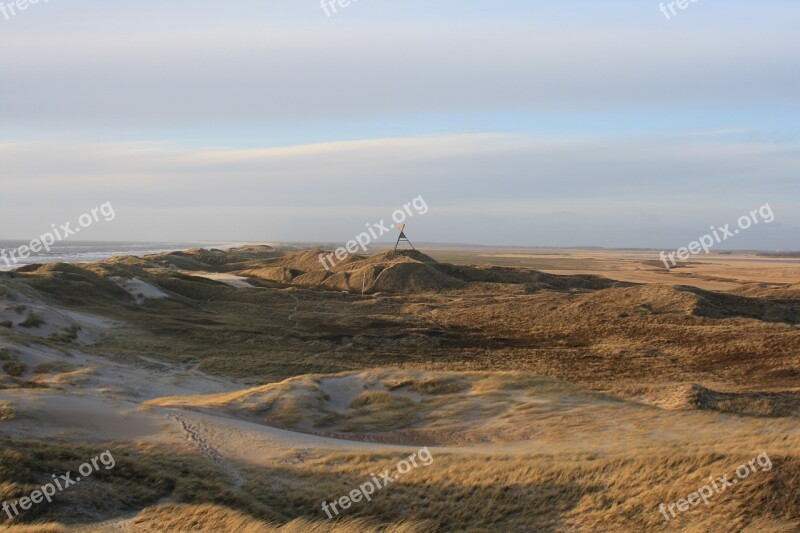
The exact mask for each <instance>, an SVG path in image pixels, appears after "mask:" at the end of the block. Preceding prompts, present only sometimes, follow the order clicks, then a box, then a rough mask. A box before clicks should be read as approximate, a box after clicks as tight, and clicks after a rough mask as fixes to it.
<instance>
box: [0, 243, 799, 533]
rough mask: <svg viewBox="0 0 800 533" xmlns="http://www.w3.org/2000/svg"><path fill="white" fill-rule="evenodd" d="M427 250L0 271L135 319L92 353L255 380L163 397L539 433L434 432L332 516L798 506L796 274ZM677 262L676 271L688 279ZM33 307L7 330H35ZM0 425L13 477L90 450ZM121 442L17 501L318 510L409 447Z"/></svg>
mask: <svg viewBox="0 0 800 533" xmlns="http://www.w3.org/2000/svg"><path fill="white" fill-rule="evenodd" d="M387 259H388V261H387ZM428 259H429V258H425V257H420V256H414V255H411V256H402V257H377V258H375V257H373V258H355V259H353V260H352V261H349V262H346V264H343V266H342V269H341V270H340V271H337V272H335V273H334V274H332V275H331V276H330V277H329V276H328V275H327V274H325V273H322V272H319V271H318V269H317V266H316V265H318V263H317V260H316V255H315V253H309V252H301V253H293V254H281V253H279V252H276V251H275V250H271V249H245V250H240V251H235V252H233V253H230V254H225V253H218V252H205V251H203V252H200V251H197V252H186V253H183V252H182V253H177V254H164V255H161V256H154V257H150V258H147V259H137V258H125V259H120V260H116V261H109V262H106V263H102V264H98V265H88V266H84V267H75V266H69V265H51V266H47V267H42V268H40V269H38V270H33V269H31V270H28V271H24V272H19V273H15V274H14V275H13V276H12V275H8V274H4V275H0V293H4V292H5V290H6V286H13V287H14V288H15V290H19V291H20V292H23V293H24V294H35V295H37V297H40V298H43V299H45V300H46V301H48V302H51V303H56V304H58V305H61V306H65V307H68V308H75V309H80V310H81V311H84V312H92V313H97V314H99V315H103V316H107V317H111V318H114V319H117V320H120V321H124V322H125V323H126V324H127V327H126V328H124V329H121V330H118V331H116V332H115V334H114V335H112V336H109V337H107V338H105V339H104V340H103V341H102V342H101V343H100V344H98V345H96V346H94V347H91V348H87V349H89V350H92V351H94V352H95V353H96V354H100V355H105V354H114V355H115V356H116V357H119V358H120V359H123V360H124V359H125V358H126V357H127V356H134V355H138V354H147V355H148V356H151V357H157V358H163V359H165V360H168V361H171V362H174V363H180V364H187V365H195V364H197V365H199V367H200V369H201V370H203V371H206V372H210V373H213V374H220V375H226V376H235V377H238V378H240V379H242V380H246V381H247V382H248V383H251V384H252V385H253V386H255V388H253V389H248V390H243V391H237V392H234V393H226V394H220V395H207V396H202V397H188V396H184V397H176V398H162V399H159V400H156V401H153V402H150V405H151V407H154V408H155V407H159V406H172V407H182V408H187V407H197V408H203V409H214V410H220V411H222V412H224V414H226V415H232V416H238V417H242V418H249V419H252V420H254V421H258V422H261V423H267V424H270V425H276V426H280V427H291V428H295V429H302V430H305V431H309V432H313V431H324V432H328V433H341V434H343V435H344V436H347V437H359V436H361V437H365V438H370V439H374V440H381V438H382V437H386V438H397V437H398V436H400V437H402V439H408V442H416V441H414V439H415V438H417V439H427V440H425V442H426V443H427V442H452V441H447V440H446V439H448V438H450V439H452V438H453V435H455V434H457V433H458V431H459V430H462V431H463V432H465V433H468V432H469V431H473V432H474V433H473V434H472V435H473V436H474V437H475V439H477V441H480V443H485V439H492V438H495V437H497V435H498V434H499V433H498V432H499V431H500V430H502V431H505V432H510V433H511V434H510V435H505V437H504V438H507V439H509V440H514V439H519V438H520V437H525V433H524V429H525V426H524V424H531V426H530V430H531V432H532V437H531V436H528V437H527V439H528V440H533V442H534V443H535V444H536V445H537V446H538V447H537V448H536V449H537V450H538V451H539V453H537V454H528V453H523V452H518V453H513V454H511V453H509V454H504V453H501V452H498V451H497V450H487V449H485V448H476V449H475V451H474V452H471V451H462V452H461V453H458V454H453V455H448V454H447V453H444V452H439V453H437V452H436V451H434V455H435V462H434V463H433V465H431V466H430V467H427V468H418V469H416V470H414V471H412V472H411V473H409V474H408V475H407V476H404V477H403V478H402V479H399V480H398V481H396V482H395V483H393V484H392V485H391V486H389V487H386V488H385V489H382V490H381V491H380V494H379V495H378V496H377V497H376V498H375V499H374V501H373V502H371V503H369V504H363V505H359V506H354V507H353V508H352V509H351V510H350V511H349V512H348V514H347V516H346V517H344V518H342V519H341V521H340V523H337V525H336V526H335V527H337V528H338V527H341V528H342V529H340V531H343V532H347V531H398V532H400V531H411V530H413V531H434V530H436V528H439V529H440V530H441V531H475V532H477V531H498V530H501V531H509V532H516V531H525V532H527V531H576V532H583V531H611V532H617V531H619V532H626V533H627V532H639V531H656V532H657V531H673V530H683V531H750V532H755V531H759V532H760V531H797V530H800V511H799V510H798V509H799V508H800V506H799V505H798V504H799V503H800V501H798V491H797V486H798V482H800V459H798V455H797V453H796V450H797V449H798V446H800V443H798V441H797V436H796V432H795V431H794V429H795V427H796V423H797V418H796V413H797V409H796V408H797V401H796V394H797V386H798V383H800V382H798V380H799V379H800V331H798V324H799V323H800V300H798V298H797V292H796V290H795V289H794V288H792V287H786V288H783V289H781V288H779V287H767V288H764V287H749V288H743V289H742V290H739V291H737V292H736V293H725V292H709V291H705V290H699V289H696V288H693V287H682V286H679V285H674V284H665V285H635V286H634V285H630V284H621V283H616V282H613V281H610V280H607V279H603V278H599V277H596V276H583V275H581V276H554V275H551V274H543V273H539V272H533V271H529V270H525V269H521V270H515V269H509V268H493V267H480V268H469V267H461V266H453V265H446V264H436V263H432V262H430V261H429V260H428ZM384 263H385V264H384ZM154 265H155V266H154ZM171 265H174V266H177V267H178V268H181V269H184V270H186V271H188V272H191V271H192V270H196V271H201V270H202V271H208V272H230V273H239V274H241V273H246V272H249V273H252V275H253V276H258V277H260V280H258V279H256V280H254V283H256V284H257V285H258V286H257V288H252V289H243V288H232V287H228V286H225V285H224V284H221V283H217V282H214V281H211V280H208V279H204V278H200V277H194V276H190V275H187V274H183V273H178V272H175V271H174V270H170V269H169V267H170V266H171ZM572 266H574V267H576V268H577V267H578V266H579V265H578V263H577V260H576V261H573V264H572ZM315 269H317V270H315ZM645 274H647V275H652V274H651V273H650V272H649V271H647V272H646V273H645ZM686 274H691V272H676V273H672V274H669V275H670V276H673V277H675V276H677V277H678V279H691V278H690V277H686ZM643 275H644V274H643ZM659 275H661V274H659ZM663 275H664V276H666V275H667V274H663ZM109 276H122V277H126V278H131V277H136V278H138V279H142V280H144V281H147V282H148V283H152V284H153V285H155V286H157V287H159V288H161V289H162V290H164V291H165V292H168V293H169V294H170V295H171V297H170V298H169V299H166V300H160V301H148V302H146V303H145V304H143V305H141V306H137V305H134V303H133V302H132V301H131V299H130V297H129V295H127V294H126V293H124V291H121V290H120V289H119V288H118V287H116V285H114V284H113V283H112V282H110V281H109V280H108V279H107V278H108V277H109ZM364 280H366V281H367V282H369V283H370V287H372V288H373V289H374V290H380V291H383V292H382V293H381V294H372V295H368V296H366V297H362V296H361V295H360V294H356V293H355V292H353V293H349V294H343V293H341V292H339V291H336V290H330V289H354V288H355V289H357V290H358V292H359V293H360V288H361V283H362V281H364ZM452 280H455V282H454V281H452ZM726 283H727V282H726ZM19 312H20V316H24V312H25V309H22V310H21V311H19ZM24 329H25V328H23V330H19V328H14V330H13V331H9V332H8V333H7V337H8V338H9V339H13V340H14V342H18V343H24V342H33V341H36V342H42V343H44V344H46V343H47V342H48V341H47V340H38V339H34V338H33V337H32V336H31V335H29V334H28V333H29V332H26V331H24ZM4 335H6V332H5V329H4ZM72 340H74V339H72ZM72 340H71V339H69V338H64V339H59V340H58V342H63V343H69V342H72ZM51 341H52V342H53V343H54V344H52V345H51V346H53V347H59V346H60V345H58V343H57V342H56V340H51ZM60 347H63V346H60ZM6 362H14V361H13V358H12V359H11V360H6ZM371 369H381V370H371ZM358 372H365V373H366V374H368V376H367V378H368V379H366V380H365V383H367V382H369V383H370V384H374V387H373V386H372V385H370V386H371V388H369V389H363V388H362V389H361V390H358V391H357V392H356V393H354V394H353V395H352V398H351V399H349V401H348V402H347V403H346V404H345V406H347V405H348V404H349V405H350V407H351V409H349V410H346V411H345V412H338V411H337V412H335V411H334V410H332V409H330V400H331V398H330V397H327V396H326V394H325V392H324V391H323V390H322V388H321V385H320V377H321V375H323V374H325V375H330V374H336V375H338V376H340V377H341V376H347V375H350V374H352V373H358ZM337 373H338V374H337ZM74 377H80V376H73V378H74ZM8 379H11V378H8ZM70 379H71V378H70ZM270 382H274V383H270ZM264 383H270V384H269V385H264ZM722 391H724V392H722ZM415 395H419V396H421V398H417V397H416V396H415ZM623 399H624V400H625V401H623ZM634 402H641V403H647V404H651V405H655V406H660V407H663V408H669V410H664V409H660V408H655V407H647V406H643V405H641V403H634ZM719 413H725V415H724V416H722V415H720V414H719ZM743 414H745V415H747V416H746V417H745V416H740V415H743ZM468 424H469V426H467V425H468ZM534 424H535V425H534ZM473 426H480V429H478V428H477V427H473ZM415 431H417V433H414V432H415ZM514 431H519V433H517V434H514ZM458 438H461V439H465V441H464V442H470V443H471V444H472V443H473V442H471V441H469V440H468V437H465V436H464V435H460V436H458ZM477 441H476V442H477ZM3 447H4V451H3V454H4V455H3V457H1V458H0V469H2V478H1V479H2V481H4V482H5V483H4V484H3V485H2V494H0V497H2V498H4V499H8V498H16V497H19V495H20V494H24V493H25V491H29V490H30V488H31V486H30V483H31V480H32V479H33V480H38V479H39V478H40V477H41V478H44V477H46V476H49V474H51V473H53V472H59V471H62V470H65V469H68V465H72V467H73V468H74V464H73V463H74V461H78V462H80V461H82V460H84V459H85V457H86V456H92V454H91V453H90V451H89V450H88V449H85V448H78V449H73V448H70V447H67V446H63V447H62V446H61V445H59V446H54V445H53V446H50V445H45V444H43V443H35V442H10V441H9V442H5V443H4V444H3ZM23 451H24V453H23ZM762 451H767V452H769V454H770V457H771V458H772V461H773V465H774V468H773V470H772V471H770V472H759V473H757V474H754V475H752V476H751V477H750V478H748V479H747V480H746V481H742V482H741V483H739V484H738V485H737V486H736V487H735V488H734V489H731V490H730V491H726V492H725V493H722V494H720V495H717V496H715V497H714V499H713V501H712V503H711V504H710V505H708V506H705V505H703V506H702V507H698V508H696V509H694V510H693V511H692V512H689V513H686V514H684V515H681V516H680V517H679V518H677V519H675V520H674V521H673V522H671V523H669V524H667V523H665V522H664V520H663V517H662V516H661V514H660V513H659V511H658V505H659V504H660V503H662V502H664V503H670V502H674V501H676V500H678V499H681V498H686V497H687V496H688V494H690V493H692V492H694V491H696V490H697V489H698V488H699V487H700V486H702V485H703V484H705V483H706V480H707V478H708V476H710V475H714V476H719V475H723V474H730V473H731V472H732V471H733V469H735V468H736V466H738V465H740V464H743V463H746V462H747V461H748V460H749V459H751V458H753V457H755V456H756V455H757V454H758V453H761V452H762ZM315 453H319V452H315ZM84 454H86V455H84ZM115 457H116V454H115ZM121 457H122V459H120V460H119V464H120V466H119V467H118V468H117V469H115V470H114V475H113V476H112V477H108V478H107V479H100V478H98V480H93V481H90V482H88V483H87V485H86V486H85V487H84V486H83V485H82V486H81V487H80V490H75V491H73V492H72V493H70V494H69V495H65V496H64V499H63V500H59V501H58V502H56V503H54V504H53V506H52V507H47V508H42V509H43V510H36V511H35V512H34V513H31V514H30V515H26V516H25V517H24V520H25V521H27V522H31V521H34V520H52V519H54V518H56V517H57V518H59V519H62V520H65V521H69V522H70V523H80V522H84V523H90V522H96V521H97V519H98V518H97V517H98V516H120V515H121V514H125V513H133V512H139V511H142V512H141V513H140V514H139V515H138V516H137V518H136V525H137V526H138V527H141V528H150V529H149V530H150V531H165V530H170V531H184V530H188V528H192V530H193V531H219V530H241V531H300V530H302V531H314V530H319V531H329V530H332V529H331V524H330V523H329V522H328V521H327V520H326V518H325V515H324V514H323V513H322V511H321V510H320V502H321V501H322V500H327V501H331V500H332V499H334V498H337V497H339V496H341V495H343V494H345V493H346V492H348V491H349V490H351V489H352V488H354V487H356V486H358V485H359V484H361V483H363V482H364V481H365V480H367V479H369V474H370V472H374V471H380V470H382V469H383V468H389V467H391V466H392V465H394V464H396V462H397V461H398V459H399V458H400V457H397V456H396V455H395V454H390V453H386V452H381V453H373V454H342V453H323V454H322V455H321V456H320V455H315V456H313V458H312V459H310V460H307V462H305V463H302V462H301V463H298V464H289V463H286V464H284V463H275V464H267V465H263V466H260V467H258V468H256V467H254V466H251V467H249V468H246V474H247V475H246V477H247V481H246V483H245V484H244V485H243V486H242V488H241V490H240V491H234V490H231V488H230V487H228V486H226V485H225V481H223V480H224V479H226V478H225V476H224V475H223V474H222V473H221V472H220V471H219V469H218V468H216V467H214V466H211V465H209V464H208V463H207V462H206V461H205V460H201V459H198V458H196V457H189V456H184V455H182V454H180V453H179V454H176V453H174V451H172V450H170V451H164V450H156V449H147V450H138V449H135V450H129V455H127V456H125V455H122V456H121ZM59 458H60V459H59ZM79 458H80V459H79ZM245 467H246V465H245ZM95 481H97V482H95ZM163 499H166V502H167V503H163V502H164V501H165V500H163ZM98 502H100V503H99V504H98ZM98 505H100V506H101V508H100V509H98V508H96V507H97V506H98ZM37 513H39V514H37ZM408 520H413V522H407V521H408ZM393 524H394V526H392V525H393ZM391 527H395V528H396V529H395V530H393V529H391ZM278 528H280V529H278ZM143 530H148V529H143Z"/></svg>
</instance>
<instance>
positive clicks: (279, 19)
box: [0, 0, 800, 250]
mask: <svg viewBox="0 0 800 533" xmlns="http://www.w3.org/2000/svg"><path fill="white" fill-rule="evenodd" d="M10 3H11V1H10V0H0V5H1V6H7V5H8V4H10ZM669 3H670V2H663V4H664V8H665V11H666V13H667V14H668V15H669V18H667V16H665V15H664V14H663V13H662V12H661V11H660V7H661V4H662V2H659V1H655V0H652V1H651V0H637V1H632V0H628V1H616V0H608V1H605V2H598V1H596V0H571V1H569V2H543V1H538V0H526V1H521V0H519V1H517V0H505V1H504V0H495V1H493V2H478V1H474V0H457V1H456V0H427V1H424V2H423V1H420V0H403V1H402V2H400V1H397V0H395V1H389V0H356V1H353V2H352V3H351V4H350V5H349V6H347V7H344V8H343V7H338V6H337V7H336V12H335V13H333V12H332V11H333V8H331V7H328V13H330V15H331V16H327V15H326V12H325V10H324V9H323V7H322V5H321V4H320V2H319V1H317V0H291V1H286V0H257V1H256V0H241V1H237V2H219V1H214V2H210V1H207V0H191V1H189V0H172V1H170V2H163V1H160V2H157V1H152V0H137V1H136V2H124V3H123V2H108V1H105V2H101V1H99V0H70V1H69V2H67V1H63V0H49V1H47V2H45V0H40V2H39V3H37V4H34V5H29V6H28V8H27V9H26V10H24V11H16V12H15V14H13V15H10V14H9V16H4V14H3V13H8V11H9V8H6V9H5V11H3V10H1V9H0V48H1V49H2V50H3V54H0V102H2V104H0V212H2V224H1V225H0V240H3V239H20V240H30V239H33V238H35V237H37V236H38V235H40V234H42V233H43V232H45V231H47V230H48V229H50V227H51V224H54V223H55V224H61V223H63V222H65V221H68V220H76V219H77V218H78V217H79V215H81V214H83V213H85V212H87V211H89V210H90V209H91V208H93V207H96V206H99V205H101V204H103V203H106V202H110V203H111V204H112V205H113V206H114V211H115V213H116V216H115V218H114V220H113V221H108V222H103V223H98V224H95V225H93V226H92V227H91V228H87V229H86V231H84V232H83V233H82V234H81V239H82V240H105V241H108V240H116V241H181V240H191V241H197V240H209V241H262V242H274V241H305V242H321V241H325V242H345V241H347V240H349V239H352V238H353V237H354V236H355V235H356V234H358V233H360V232H361V231H362V229H363V228H364V226H365V224H372V223H377V222H379V221H380V220H381V219H387V220H388V219H389V218H390V217H391V214H392V212H393V211H394V210H396V209H397V208H401V207H402V206H403V205H404V204H406V203H408V202H411V201H412V199H414V198H417V197H419V196H422V197H423V198H424V200H425V203H426V204H427V205H428V206H429V209H428V211H427V212H426V213H425V214H424V215H423V214H418V215H417V216H415V217H413V218H411V219H409V220H408V221H407V223H408V224H409V226H408V235H409V237H410V238H411V239H412V240H414V241H419V242H448V243H468V244H487V245H517V246H605V247H641V248H671V249H675V248H678V247H681V246H686V245H687V244H688V243H689V242H690V241H692V240H695V239H697V238H698V237H700V236H701V235H703V234H705V233H707V232H708V231H709V228H710V227H711V226H722V225H724V224H726V223H735V222H736V221H737V219H738V218H739V217H740V216H742V215H746V214H748V213H750V212H751V211H752V210H754V209H757V208H759V207H760V206H762V205H765V204H769V206H770V207H771V210H772V212H773V213H774V221H773V222H771V223H770V224H763V223H762V224H758V225H754V226H753V227H751V228H749V229H748V230H747V231H742V232H741V233H740V234H738V235H737V236H736V238H735V239H731V240H730V241H728V242H725V243H722V245H720V246H719V248H727V249H762V250H775V249H780V250H800V209H798V205H799V204H800V186H799V185H800V68H799V67H800V64H799V63H798V57H800V37H798V34H797V27H798V23H800V3H798V2H796V1H795V0H765V1H761V2H752V1H743V0H726V1H724V2H723V1H722V0H697V1H696V2H690V3H689V4H688V7H687V8H686V9H685V10H680V9H678V8H677V7H676V9H675V14H674V15H672V14H671V13H670V10H669V7H668V4H669ZM331 4H335V2H334V1H331ZM387 238H389V237H387Z"/></svg>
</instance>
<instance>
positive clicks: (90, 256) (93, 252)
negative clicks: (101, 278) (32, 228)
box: [0, 241, 243, 271]
mask: <svg viewBox="0 0 800 533" xmlns="http://www.w3.org/2000/svg"><path fill="white" fill-rule="evenodd" d="M29 244H30V242H24V241H0V250H5V251H6V254H7V255H8V251H9V250H16V249H17V248H19V247H20V246H22V245H29ZM241 244H243V243H230V242H227V243H219V242H78V241H73V242H69V241H62V242H59V243H56V244H54V245H53V246H51V247H50V252H46V251H44V250H42V251H41V252H40V253H36V254H33V253H32V254H31V255H30V256H29V257H28V258H27V259H22V260H19V261H18V262H17V263H16V264H14V263H13V262H12V263H11V266H9V265H8V264H6V261H5V260H4V259H3V258H2V257H1V256H0V271H3V270H14V269H15V268H19V267H21V266H24V265H30V264H33V263H58V262H63V263H94V262H97V261H102V260H103V259H108V258H109V257H114V256H117V255H145V254H155V253H161V252H171V251H176V250H189V249H191V248H220V249H225V248H231V247H234V246H239V245H241ZM15 256H16V252H15Z"/></svg>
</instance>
